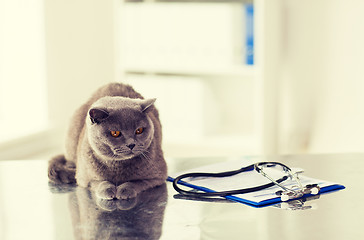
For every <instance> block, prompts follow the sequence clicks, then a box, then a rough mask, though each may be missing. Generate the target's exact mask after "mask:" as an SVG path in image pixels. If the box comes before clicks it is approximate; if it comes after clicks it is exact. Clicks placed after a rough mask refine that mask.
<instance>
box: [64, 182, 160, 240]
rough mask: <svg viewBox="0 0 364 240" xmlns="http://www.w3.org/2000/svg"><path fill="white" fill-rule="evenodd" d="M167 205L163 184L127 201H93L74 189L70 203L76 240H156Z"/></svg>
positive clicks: (85, 191)
mask: <svg viewBox="0 0 364 240" xmlns="http://www.w3.org/2000/svg"><path fill="white" fill-rule="evenodd" d="M166 204H167V188H166V185H165V184H163V185H161V186H159V187H156V188H153V189H149V190H146V191H144V192H142V193H140V194H138V196H137V197H136V198H132V199H128V200H115V199H114V200H105V199H100V198H95V197H94V195H93V192H90V191H88V190H87V189H85V188H77V190H76V191H75V192H73V193H71V194H70V202H69V206H70V212H71V216H72V223H73V224H72V225H73V228H74V234H75V239H90V240H91V239H105V240H106V239H151V240H152V239H159V238H160V236H161V233H162V224H163V218H164V210H165V207H166Z"/></svg>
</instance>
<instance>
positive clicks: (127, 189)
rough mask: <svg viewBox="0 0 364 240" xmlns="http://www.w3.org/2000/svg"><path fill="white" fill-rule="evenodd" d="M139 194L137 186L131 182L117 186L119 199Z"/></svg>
mask: <svg viewBox="0 0 364 240" xmlns="http://www.w3.org/2000/svg"><path fill="white" fill-rule="evenodd" d="M137 195H138V193H137V191H135V186H134V185H133V184H132V183H130V182H126V183H123V184H121V185H119V186H118V187H117V191H116V198H117V199H130V198H135V197H136V196H137Z"/></svg>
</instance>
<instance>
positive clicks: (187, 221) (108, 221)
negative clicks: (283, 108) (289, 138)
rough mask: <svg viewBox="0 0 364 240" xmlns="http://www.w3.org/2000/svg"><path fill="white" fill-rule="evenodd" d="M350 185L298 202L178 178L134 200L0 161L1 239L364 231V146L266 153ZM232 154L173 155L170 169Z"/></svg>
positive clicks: (41, 167)
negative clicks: (234, 195)
mask: <svg viewBox="0 0 364 240" xmlns="http://www.w3.org/2000/svg"><path fill="white" fill-rule="evenodd" d="M267 159H268V160H270V161H280V162H282V163H285V164H287V165H288V166H292V167H300V168H303V169H304V170H305V173H304V175H306V176H309V177H313V178H319V179H324V180H328V181H332V182H337V183H340V184H343V185H344V186H345V187H346V189H344V190H341V191H337V192H333V193H330V194H324V195H322V196H320V197H319V198H318V199H314V200H312V201H308V202H306V203H305V205H304V206H305V207H304V208H302V206H301V208H300V207H298V210H292V209H293V208H294V207H290V208H289V209H281V208H279V207H277V206H269V207H265V208H253V207H250V206H247V205H244V204H240V203H232V202H201V201H193V200H181V199H176V198H174V197H173V196H174V195H175V194H176V192H175V191H174V189H173V188H172V186H171V183H166V185H163V186H160V187H158V188H155V189H151V190H148V191H145V192H143V193H141V194H140V195H139V196H138V197H137V198H136V199H132V200H128V201H102V200H98V199H95V197H94V196H93V193H92V192H89V191H88V190H87V189H83V188H79V187H76V186H62V187H60V186H54V185H50V184H48V179H47V161H46V160H23V161H0V239H1V240H15V239H22V240H23V239H40V240H42V239H47V240H53V239H54V240H60V239H68V240H69V239H187V240H194V239H206V240H210V239H259V240H264V239H320V240H322V239H364V232H363V230H362V229H361V228H362V225H363V218H364V207H363V203H364V192H363V190H364V187H363V178H362V177H363V176H364V154H332V155H298V156H275V157H270V158H266V160H267ZM228 160H232V159H231V158H223V157H222V158H195V159H192V158H188V159H168V161H167V162H168V165H169V172H171V173H172V172H179V171H181V170H187V169H191V168H195V167H197V166H202V165H207V164H212V163H216V162H221V161H228Z"/></svg>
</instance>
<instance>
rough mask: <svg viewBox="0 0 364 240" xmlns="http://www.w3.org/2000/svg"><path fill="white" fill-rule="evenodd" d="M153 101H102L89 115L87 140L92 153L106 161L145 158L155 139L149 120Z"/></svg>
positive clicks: (92, 108)
mask: <svg viewBox="0 0 364 240" xmlns="http://www.w3.org/2000/svg"><path fill="white" fill-rule="evenodd" d="M155 100H156V99H146V100H143V99H130V98H124V97H103V98H101V99H99V100H98V101H96V102H95V103H94V104H93V105H92V106H91V108H90V110H89V112H88V118H87V119H86V121H87V136H88V140H89V143H90V146H91V147H92V149H93V150H94V151H95V152H96V154H97V155H99V156H100V157H101V158H102V159H105V160H125V159H131V158H133V157H135V156H139V155H144V156H145V155H146V154H147V151H148V150H147V149H148V148H149V146H150V144H151V143H152V140H153V137H154V126H153V122H152V120H151V119H150V117H149V116H148V111H149V110H150V109H151V108H152V105H153V104H154V102H155Z"/></svg>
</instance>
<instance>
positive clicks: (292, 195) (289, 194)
mask: <svg viewBox="0 0 364 240" xmlns="http://www.w3.org/2000/svg"><path fill="white" fill-rule="evenodd" d="M276 167H281V168H282V171H283V172H284V173H285V175H284V176H283V177H281V178H279V179H277V180H274V179H273V178H272V177H270V176H269V175H268V174H267V173H266V172H265V171H264V169H268V168H276ZM252 170H256V171H257V172H258V173H260V174H261V175H262V176H264V177H265V178H267V179H269V180H270V183H267V184H263V185H260V186H255V187H250V188H244V189H237V190H230V191H221V192H196V191H195V190H184V189H182V188H180V187H179V186H178V184H180V183H183V182H182V181H181V180H182V179H185V178H196V177H205V178H206V177H211V178H220V177H230V176H233V175H236V174H239V173H243V172H248V171H252ZM287 179H291V180H294V181H295V182H296V183H297V185H295V186H293V187H292V188H287V187H285V186H283V185H282V184H281V183H282V182H284V181H286V180H287ZM180 181H181V182H180ZM273 186H278V187H280V188H281V189H282V190H280V191H277V192H276V194H277V195H279V196H280V197H281V201H288V200H291V199H296V198H300V197H302V196H303V195H305V194H313V195H316V194H318V193H319V192H320V187H319V186H318V185H317V184H309V185H306V186H302V184H301V181H300V179H299V177H298V175H297V173H292V170H291V169H290V168H289V167H287V166H286V165H284V164H282V163H279V162H259V163H255V164H251V165H249V166H247V167H243V168H240V169H238V170H234V171H228V172H220V173H186V174H182V175H180V176H178V177H176V178H175V179H174V181H173V187H174V189H175V190H176V191H177V192H179V193H180V194H183V195H187V196H191V197H226V196H230V195H236V194H244V193H251V192H256V191H260V190H264V189H267V188H269V187H273ZM294 188H296V189H294ZM297 188H298V189H297Z"/></svg>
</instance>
